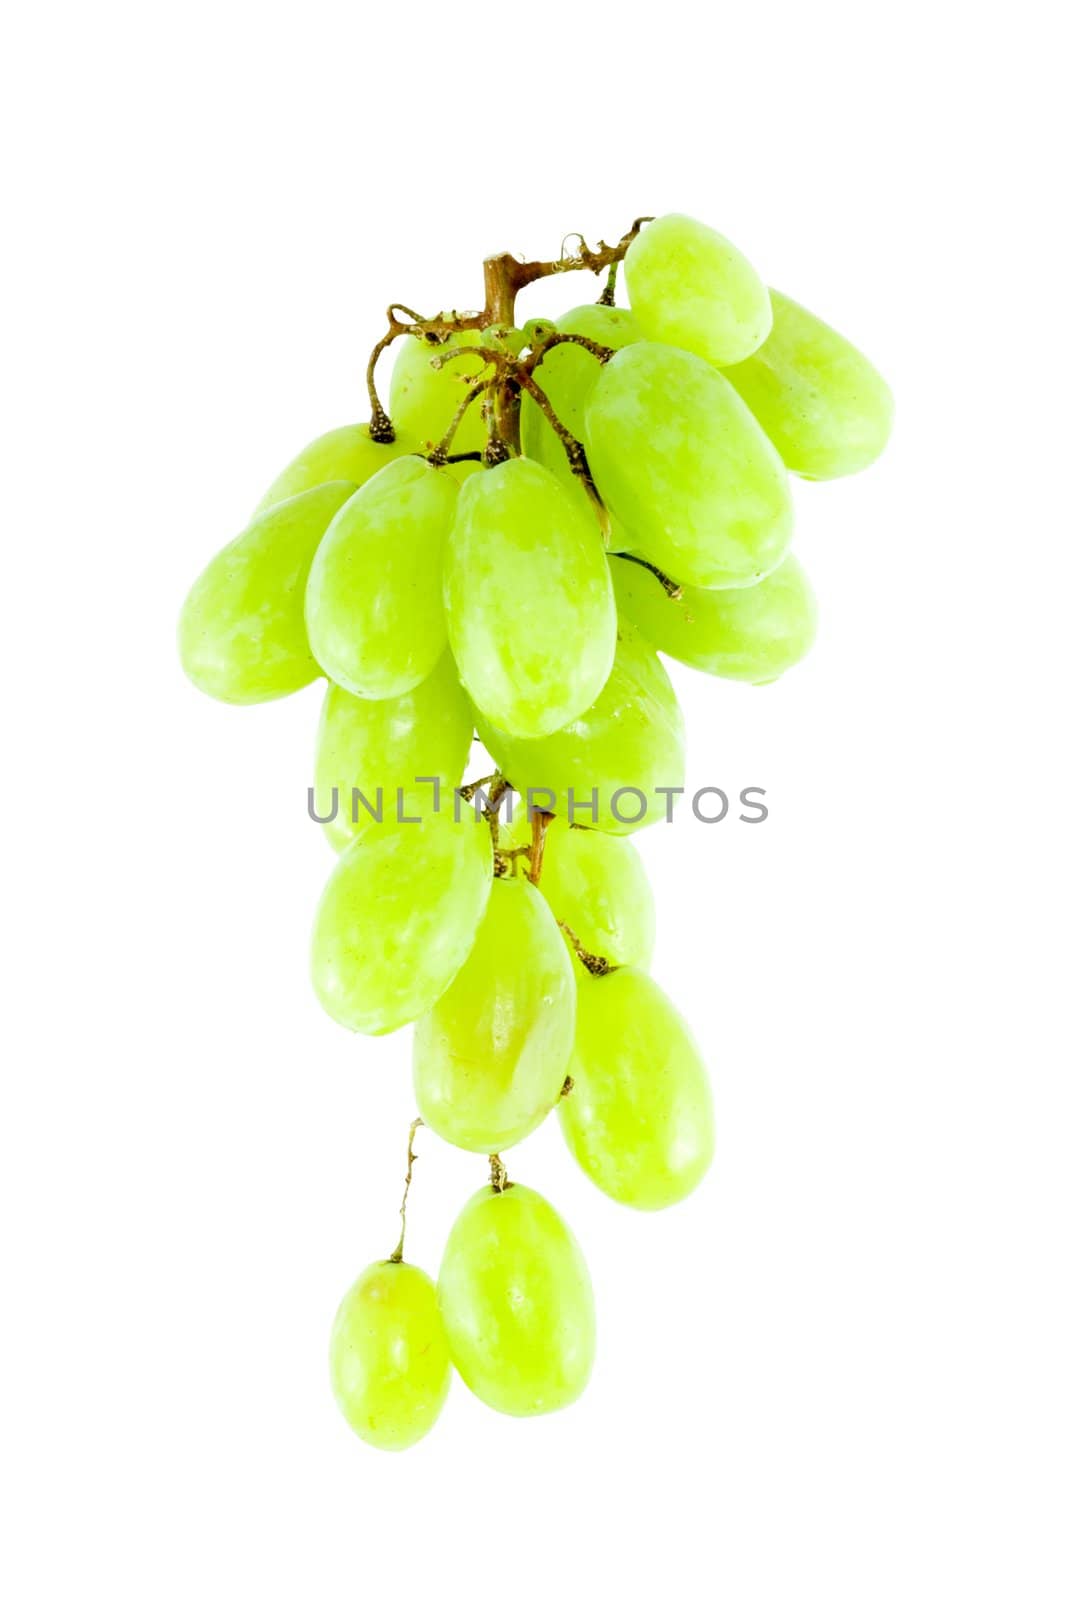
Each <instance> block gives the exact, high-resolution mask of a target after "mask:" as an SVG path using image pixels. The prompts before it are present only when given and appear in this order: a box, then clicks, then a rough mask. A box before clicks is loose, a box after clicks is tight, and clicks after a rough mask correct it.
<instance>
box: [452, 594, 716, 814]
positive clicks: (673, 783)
mask: <svg viewBox="0 0 1067 1600" xmlns="http://www.w3.org/2000/svg"><path fill="white" fill-rule="evenodd" d="M475 723H476V725H477V728H478V732H479V734H480V735H481V737H482V740H483V741H484V743H485V745H486V748H487V749H488V750H489V752H490V754H491V755H492V757H493V759H494V760H495V761H496V763H497V765H498V766H499V768H500V770H501V772H503V773H504V775H505V777H507V779H508V780H509V782H510V783H511V785H512V787H513V788H515V789H518V790H519V792H520V794H522V795H523V796H524V797H525V796H526V795H528V794H529V793H531V792H533V791H536V793H535V794H534V798H533V804H534V805H539V806H541V807H542V808H543V809H545V810H549V811H556V812H557V813H560V814H562V815H563V816H565V817H567V820H568V821H574V822H580V823H583V824H586V825H588V826H590V827H596V828H602V829H603V830H604V831H605V832H606V833H632V832H633V830H634V829H635V828H640V827H645V826H647V825H648V824H649V823H652V822H658V821H660V820H661V819H662V818H663V817H665V816H666V814H667V798H668V797H667V796H666V795H665V794H664V793H662V792H657V791H662V790H664V789H667V788H672V787H673V788H681V786H682V784H683V783H684V781H685V731H684V728H683V725H682V713H681V711H680V709H679V706H678V701H677V699H676V697H675V693H674V690H673V689H672V688H671V682H670V679H669V678H668V676H667V674H666V672H665V671H664V669H663V667H662V666H661V664H660V661H659V658H658V657H657V655H656V652H655V651H654V650H653V648H652V646H651V645H649V644H647V643H646V642H645V640H644V639H642V638H641V637H640V635H639V634H638V632H637V630H636V629H635V628H634V627H633V626H632V625H631V624H625V625H623V624H620V626H619V632H618V641H617V643H616V646H615V665H614V666H613V668H612V671H611V676H610V677H609V678H608V681H607V683H606V684H605V685H604V688H603V690H602V691H601V693H600V694H599V695H598V696H597V698H596V700H594V702H593V704H592V705H591V706H590V707H589V709H588V711H586V712H584V713H583V715H582V716H580V717H578V718H577V719H576V720H575V721H574V722H572V723H570V724H568V726H567V727H566V728H561V729H560V730H559V732H558V733H552V734H549V735H548V736H547V738H544V739H516V738H514V737H513V736H512V735H511V734H510V733H509V732H505V731H504V730H503V729H501V728H498V727H496V726H495V725H494V724H492V723H490V722H489V721H488V719H486V718H484V717H481V715H480V711H479V709H478V708H477V707H476V708H475ZM546 793H547V794H548V795H550V796H551V799H546V798H545V796H546Z"/></svg>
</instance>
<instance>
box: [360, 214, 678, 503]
mask: <svg viewBox="0 0 1067 1600" xmlns="http://www.w3.org/2000/svg"><path fill="white" fill-rule="evenodd" d="M651 220H652V219H651V218H650V217H638V218H637V219H636V221H635V222H634V223H633V225H632V226H631V228H630V229H629V231H628V232H627V233H624V234H623V236H622V238H621V239H620V240H619V242H618V244H607V243H606V242H605V240H603V239H601V241H600V244H599V246H598V247H597V249H595V250H593V249H591V248H590V247H589V245H587V244H586V242H585V239H584V238H583V237H582V236H581V234H578V235H576V237H577V239H578V249H577V250H576V251H573V252H571V253H568V252H567V249H566V244H567V240H566V239H565V240H564V241H563V244H564V248H563V249H562V250H561V251H560V254H559V257H558V258H557V259H556V260H555V261H518V260H516V258H515V257H514V256H513V255H510V254H509V253H507V252H504V253H503V254H501V255H495V256H489V257H488V258H487V259H486V260H485V261H484V262H483V263H482V273H483V279H484V284H485V305H484V306H483V308H482V310H481V311H464V312H460V311H452V312H444V311H442V312H440V313H438V315H437V316H436V317H422V316H420V315H419V314H418V312H415V311H412V310H411V308H410V306H404V305H400V304H396V303H394V304H393V305H391V306H389V307H388V308H387V310H386V317H387V319H388V323H389V326H388V328H387V329H386V331H385V333H384V334H383V335H382V337H381V338H380V339H379V340H378V343H377V344H376V345H375V346H374V349H373V350H372V351H371V354H370V359H369V361H368V362H367V393H368V396H369V399H370V413H371V415H370V435H371V438H372V439H376V440H377V441H378V442H379V443H381V444H392V443H393V442H394V441H395V439H396V429H395V428H394V426H393V423H392V420H391V419H390V417H389V414H388V412H387V411H386V409H385V407H384V406H383V405H382V402H381V397H380V396H379V394H378V387H377V383H376V381H375V371H376V369H377V365H378V360H379V358H380V357H381V355H382V353H383V352H384V351H385V350H387V349H388V348H389V346H390V345H391V344H392V343H393V342H394V340H396V339H399V338H400V337H401V336H403V335H405V334H411V335H414V336H415V337H417V338H419V339H423V340H425V341H426V343H427V344H443V343H444V341H445V340H446V339H447V338H449V336H450V335H451V334H453V333H458V332H463V331H466V330H468V329H485V328H489V327H492V326H493V325H494V324H496V323H501V324H503V325H504V326H505V327H509V328H510V327H513V326H514V323H515V300H516V297H517V296H518V294H519V292H520V291H521V290H522V289H525V288H527V287H528V286H529V285H530V284H531V283H536V282H537V281H538V280H539V279H540V278H550V277H553V276H555V274H557V273H560V272H592V273H594V274H596V275H599V274H600V273H601V272H603V271H604V270H605V269H607V271H608V280H607V284H606V286H605V289H604V292H603V294H602V295H601V299H600V303H601V305H614V303H615V276H616V273H617V272H618V266H619V262H620V261H621V260H622V259H623V257H624V256H625V255H626V252H627V250H628V249H629V247H630V245H631V244H632V243H633V241H634V239H636V237H637V235H638V233H639V232H640V230H641V228H642V226H643V225H644V223H646V222H650V221H651ZM565 337H566V336H565V335H563V336H560V338H559V339H557V340H556V341H555V342H557V343H559V342H562V340H563V338H565ZM574 342H584V341H578V340H575V341H574ZM590 344H591V341H590ZM546 347H548V346H547V342H546ZM601 348H603V347H601ZM467 353H468V354H473V353H476V354H484V351H482V350H478V351H475V352H471V351H468V352H467ZM594 353H596V352H595V351H594ZM599 359H601V360H608V359H610V355H608V356H600V357H599ZM534 365H536V362H535V363H534ZM530 370H532V368H531V369H530ZM520 387H525V385H521V380H520V379H519V376H518V373H517V372H515V371H514V370H507V371H504V370H501V369H500V368H498V370H497V371H496V372H495V373H494V375H493V378H492V380H491V383H490V388H491V399H492V402H493V416H492V423H491V427H490V443H491V446H492V449H491V450H490V451H489V452H487V455H491V456H492V457H493V459H492V460H488V459H487V461H486V465H487V466H493V465H495V464H496V463H497V462H498V461H500V460H507V459H508V458H509V457H510V456H512V455H517V454H518V453H519V448H520V446H519V401H520V398H521V394H520ZM531 393H532V391H531ZM535 398H536V397H535ZM538 403H539V404H540V403H541V402H540V401H539V402H538ZM546 415H547V412H546ZM549 420H550V421H552V418H551V417H550V418H549ZM552 425H553V427H555V428H556V431H557V432H559V431H560V424H559V422H558V419H557V420H556V421H555V422H553V423H552ZM560 437H561V438H564V435H563V433H560ZM564 445H565V447H566V439H564ZM505 452H506V453H505ZM568 456H570V451H569V450H568ZM575 470H576V471H578V469H577V468H575ZM585 471H586V474H588V467H587V468H586V469H585ZM579 476H582V474H581V472H579ZM584 481H585V479H584V478H583V482H584ZM590 482H591V480H590Z"/></svg>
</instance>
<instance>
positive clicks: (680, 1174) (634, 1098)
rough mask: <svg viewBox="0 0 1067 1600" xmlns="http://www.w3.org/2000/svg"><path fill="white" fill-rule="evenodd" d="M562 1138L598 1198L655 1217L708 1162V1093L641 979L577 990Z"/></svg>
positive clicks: (690, 1053)
mask: <svg viewBox="0 0 1067 1600" xmlns="http://www.w3.org/2000/svg"><path fill="white" fill-rule="evenodd" d="M570 1075H571V1078H572V1079H573V1086H572V1088H571V1090H570V1093H569V1094H568V1095H567V1097H566V1099H564V1100H561V1101H560V1106H559V1116H560V1122H561V1123H562V1126H563V1134H564V1137H565V1138H566V1141H567V1144H568V1145H569V1147H570V1150H571V1152H572V1154H573V1155H574V1157H575V1160H576V1161H577V1162H578V1165H579V1166H580V1167H581V1168H582V1170H583V1172H585V1173H587V1174H588V1176H589V1177H590V1178H592V1180H593V1182H594V1183H595V1184H596V1185H597V1187H598V1188H599V1189H602V1190H603V1191H604V1193H605V1194H607V1195H609V1196H610V1197H611V1199H613V1200H618V1201H620V1202H621V1203H622V1204H623V1205H628V1206H634V1207H636V1208H637V1209H638V1210H641V1211H657V1210H659V1209H661V1208H662V1207H663V1206H669V1205H674V1204H675V1202H676V1201H678V1200H683V1199H684V1198H685V1196H686V1195H688V1194H691V1193H692V1191H693V1190H694V1189H695V1188H696V1186H697V1184H698V1183H699V1182H700V1180H701V1178H703V1176H704V1174H705V1173H706V1172H707V1170H708V1167H709V1166H710V1165H711V1160H712V1156H713V1155H714V1153H715V1115H714V1110H713V1107H712V1099H711V1087H710V1085H709V1083H708V1077H707V1073H706V1071H705V1069H704V1064H703V1062H702V1061H701V1059H700V1055H699V1053H698V1051H697V1047H696V1044H695V1042H694V1040H693V1037H692V1035H691V1034H690V1032H689V1029H688V1028H687V1027H686V1025H685V1023H684V1022H683V1020H682V1018H681V1017H680V1016H679V1014H678V1012H677V1011H676V1010H675V1008H674V1006H673V1005H672V1004H671V1002H670V1001H669V1000H668V998H667V996H666V995H665V994H664V993H663V990H662V989H660V987H659V985H658V984H656V983H655V982H654V981H653V980H652V979H651V978H650V977H649V976H648V974H647V973H645V972H638V971H636V970H635V969H634V968H632V967H620V968H619V970H618V971H617V972H612V973H609V974H608V975H607V976H606V977H600V978H593V979H591V981H590V982H589V983H586V984H581V985H580V986H579V989H578V1026H577V1030H576V1034H575V1041H574V1055H573V1056H572V1058H571V1066H570Z"/></svg>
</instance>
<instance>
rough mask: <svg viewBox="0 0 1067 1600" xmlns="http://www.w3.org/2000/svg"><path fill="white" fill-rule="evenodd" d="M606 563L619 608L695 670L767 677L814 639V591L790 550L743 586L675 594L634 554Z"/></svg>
mask: <svg viewBox="0 0 1067 1600" xmlns="http://www.w3.org/2000/svg"><path fill="white" fill-rule="evenodd" d="M611 569H612V570H611V576H612V580H613V581H614V584H615V598H616V600H617V602H618V606H619V610H620V612H622V613H623V615H624V616H626V617H628V618H629V619H630V621H631V622H633V623H634V624H635V625H636V626H637V627H638V628H639V629H640V631H641V633H642V634H643V635H644V637H645V638H646V639H647V640H648V641H649V643H650V644H653V645H655V647H656V649H657V650H662V651H663V652H664V654H665V655H668V656H673V657H674V659H675V660H676V661H683V662H684V663H685V664H686V666H689V667H695V668H696V669H697V670H698V671H700V672H709V673H712V674H713V675H714V676H715V677H718V678H734V679H737V680H739V681H740V682H743V683H772V682H773V681H774V680H775V679H776V678H780V677H781V675H782V673H783V672H785V671H787V670H788V668H790V667H793V666H796V664H797V662H798V661H800V660H801V659H802V658H803V657H804V656H805V655H807V653H808V651H809V650H810V649H811V646H812V644H813V642H814V640H815V629H816V621H817V611H816V604H815V594H814V591H813V589H812V587H811V584H810V583H809V582H808V580H807V578H806V577H805V575H804V571H803V568H802V567H801V565H800V563H799V561H798V560H797V559H796V557H795V556H792V555H790V556H786V558H785V560H784V561H783V562H782V564H781V566H779V567H776V568H775V570H774V571H773V572H772V573H770V574H769V576H768V577H766V578H764V579H763V580H762V582H760V583H755V584H751V585H750V586H749V587H748V588H747V589H697V588H692V587H686V588H684V589H683V590H682V592H681V594H680V595H678V596H677V597H674V598H672V597H671V596H670V595H669V594H668V593H667V591H666V590H665V589H664V587H663V585H662V584H661V583H660V581H659V579H658V578H657V577H656V576H655V574H654V573H652V572H649V571H648V569H647V568H645V567H641V566H638V565H637V563H636V562H634V561H613V562H612V563H611Z"/></svg>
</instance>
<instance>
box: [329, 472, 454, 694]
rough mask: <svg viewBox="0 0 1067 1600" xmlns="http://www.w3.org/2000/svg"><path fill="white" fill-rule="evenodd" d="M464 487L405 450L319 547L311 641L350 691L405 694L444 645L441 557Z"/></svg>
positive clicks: (358, 496) (348, 507)
mask: <svg viewBox="0 0 1067 1600" xmlns="http://www.w3.org/2000/svg"><path fill="white" fill-rule="evenodd" d="M458 493H459V485H458V484H457V483H456V481H455V479H454V478H452V477H450V475H449V474H448V473H447V472H445V471H443V470H442V469H441V468H438V467H431V466H430V464H429V463H428V462H426V461H423V460H422V459H421V458H420V457H418V456H401V457H400V459H399V460H397V461H392V462H390V464H389V465H388V466H387V467H383V468H382V470H381V471H380V472H377V473H375V475H374V477H373V478H371V479H370V481H369V482H368V483H365V484H364V485H363V488H362V489H360V490H359V491H358V492H357V493H356V494H354V495H353V496H352V498H351V500H350V501H349V503H348V504H347V505H346V506H345V508H344V511H343V513H342V514H341V515H340V516H338V517H336V518H335V519H334V521H333V523H332V524H331V526H330V529H329V532H328V533H327V535H326V537H325V538H324V539H323V541H322V543H321V545H320V546H319V549H318V552H317V554H316V556H315V560H314V562H313V563H312V567H311V574H310V576H309V578H308V585H307V602H306V608H305V609H306V616H307V628H308V638H309V639H310V641H311V649H312V651H313V653H314V656H315V659H316V661H317V662H318V663H319V665H320V666H321V667H322V669H323V671H324V672H325V673H326V674H327V676H329V677H330V678H332V679H333V681H334V682H335V683H339V684H340V685H341V687H342V688H343V689H347V690H348V691H349V693H350V694H362V695H366V696H368V698H370V699H372V700H382V699H389V698H392V697H394V696H396V695H399V694H406V693H407V691H408V690H409V689H414V687H415V685H416V684H417V683H421V682H422V680H423V678H425V677H427V676H428V674H429V673H430V672H431V671H432V670H433V668H434V666H435V665H436V663H437V661H438V660H439V659H440V656H441V653H442V651H443V650H444V648H445V645H446V643H447V639H448V634H447V629H446V626H445V608H444V602H443V600H442V598H441V562H442V554H443V550H444V543H445V538H446V536H447V534H448V529H449V526H450V524H451V521H452V515H453V512H454V511H455V505H456V496H457V494H458Z"/></svg>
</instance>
